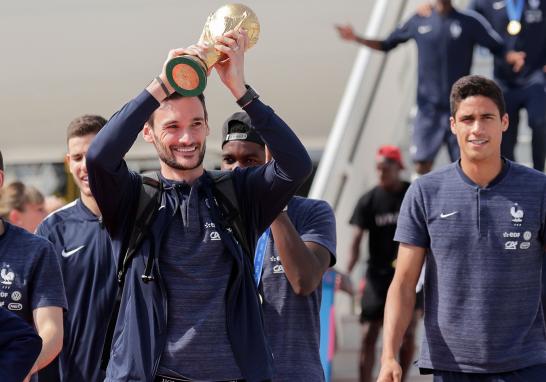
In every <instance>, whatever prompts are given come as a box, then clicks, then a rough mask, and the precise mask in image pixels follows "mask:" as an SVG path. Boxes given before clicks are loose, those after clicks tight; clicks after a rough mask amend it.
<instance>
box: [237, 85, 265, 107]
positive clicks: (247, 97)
mask: <svg viewBox="0 0 546 382" xmlns="http://www.w3.org/2000/svg"><path fill="white" fill-rule="evenodd" d="M245 88H246V93H245V94H243V96H242V97H241V98H239V99H238V100H237V105H239V106H241V107H245V106H246V105H248V104H249V103H251V102H252V101H254V100H255V99H258V98H260V95H259V94H258V93H256V91H254V89H252V88H251V87H250V85H245Z"/></svg>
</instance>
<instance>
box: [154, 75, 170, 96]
mask: <svg viewBox="0 0 546 382" xmlns="http://www.w3.org/2000/svg"><path fill="white" fill-rule="evenodd" d="M155 80H156V81H157V83H158V84H159V85H160V86H161V89H163V92H165V95H166V96H167V97H168V96H170V95H171V93H169V89H168V88H167V85H165V84H164V83H163V81H161V78H160V77H159V76H157V77H156V78H155Z"/></svg>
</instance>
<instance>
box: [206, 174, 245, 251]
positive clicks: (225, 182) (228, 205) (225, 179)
mask: <svg viewBox="0 0 546 382" xmlns="http://www.w3.org/2000/svg"><path fill="white" fill-rule="evenodd" d="M207 174H208V175H209V177H210V178H211V179H212V182H213V184H214V192H213V193H214V196H215V197H216V198H217V199H218V204H219V206H220V210H221V211H220V212H221V214H222V217H223V218H224V219H225V220H226V223H227V224H228V225H229V226H230V227H232V229H233V234H234V235H235V238H236V239H237V241H238V242H239V243H240V245H241V247H242V248H243V250H244V252H245V253H246V254H247V255H248V256H250V258H251V259H252V258H253V257H254V253H252V252H251V250H250V249H251V248H252V246H250V245H249V239H248V238H247V235H246V224H245V223H246V222H245V220H244V217H243V214H242V213H241V209H240V208H239V202H238V200H237V194H236V192H235V187H234V186H233V178H232V174H233V173H232V172H231V171H219V170H211V171H207Z"/></svg>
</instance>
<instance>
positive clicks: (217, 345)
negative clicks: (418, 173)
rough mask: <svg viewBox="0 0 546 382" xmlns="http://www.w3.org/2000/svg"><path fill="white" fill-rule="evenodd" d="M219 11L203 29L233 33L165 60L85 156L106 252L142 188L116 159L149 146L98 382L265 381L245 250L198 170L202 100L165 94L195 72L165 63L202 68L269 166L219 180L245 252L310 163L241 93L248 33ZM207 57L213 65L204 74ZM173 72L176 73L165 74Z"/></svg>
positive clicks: (273, 119) (204, 129) (271, 117)
mask: <svg viewBox="0 0 546 382" xmlns="http://www.w3.org/2000/svg"><path fill="white" fill-rule="evenodd" d="M226 7H227V10H226V9H225V8H226ZM230 7H232V8H233V7H234V6H225V7H222V8H221V9H220V10H222V12H223V13H220V16H221V17H219V18H214V17H212V16H211V17H212V18H209V21H208V23H207V26H205V29H207V28H208V29H209V30H211V31H216V30H217V29H218V28H217V27H218V25H217V24H214V25H211V22H213V23H216V22H217V21H218V20H220V21H221V22H223V23H224V25H225V26H228V27H230V26H232V25H235V28H234V29H231V30H227V31H222V33H220V34H218V33H216V34H214V35H213V36H212V37H213V40H212V41H208V42H206V41H204V40H203V39H201V40H200V41H199V43H198V44H196V45H193V46H191V47H189V48H186V49H175V50H171V51H170V52H169V55H168V59H167V62H166V63H165V65H164V66H163V69H162V71H161V73H160V75H159V76H158V77H156V78H155V79H154V80H153V81H152V82H151V83H150V84H149V85H148V86H147V87H146V89H145V90H144V91H142V92H141V93H140V94H139V95H138V96H137V97H135V98H134V99H133V100H131V101H129V103H127V104H126V105H125V106H124V107H123V108H122V109H121V110H120V111H119V112H117V113H116V114H115V115H114V116H113V117H112V118H111V119H110V121H109V122H108V123H107V125H106V126H105V127H104V128H103V129H102V130H101V132H100V133H99V134H98V135H97V137H96V138H95V140H94V141H93V143H92V145H91V147H90V148H89V150H88V154H87V169H88V173H89V183H90V187H91V190H92V192H93V195H94V196H95V198H96V200H97V203H98V205H99V208H100V210H101V212H102V214H103V221H104V224H105V226H106V227H107V229H108V231H109V233H110V235H111V237H112V243H113V248H114V251H115V253H119V252H120V251H121V249H122V248H123V245H124V241H125V240H127V236H128V235H129V234H130V232H131V230H132V226H133V220H134V212H133V211H134V210H135V209H136V207H137V205H138V200H139V193H140V189H141V185H142V178H141V176H139V175H138V174H136V173H134V172H131V171H129V170H128V168H127V165H126V163H125V161H124V160H123V156H124V155H125V154H126V153H127V151H128V150H129V149H130V148H131V146H132V145H133V143H134V141H135V140H136V138H137V136H138V134H139V132H140V131H141V130H143V135H144V139H145V140H146V141H147V142H149V143H152V144H153V145H154V146H155V148H156V151H157V153H158V157H159V160H160V169H161V171H160V175H159V182H158V183H159V184H160V185H159V190H160V191H159V192H160V195H159V198H158V200H159V202H158V208H157V210H156V211H155V215H154V218H153V220H152V222H151V223H150V224H149V226H148V227H147V229H146V231H147V235H146V237H145V239H144V240H143V242H142V243H141V245H140V246H139V247H137V249H136V252H135V256H134V258H133V259H132V261H131V262H130V264H129V266H128V268H127V273H126V276H125V278H124V280H125V281H124V287H123V294H122V299H121V305H120V309H119V315H118V318H117V324H116V328H115V331H114V336H113V340H112V350H111V353H110V362H109V364H108V368H107V373H106V374H107V376H106V381H129V380H130V381H135V380H139V381H187V380H199V381H237V380H245V381H265V380H270V379H271V376H272V367H271V363H272V357H271V353H270V351H269V346H268V345H267V342H266V339H265V335H264V328H263V323H262V316H261V311H260V303H259V296H258V293H257V289H256V287H255V285H254V283H253V275H252V254H253V253H254V248H250V251H244V250H243V246H242V244H241V243H240V241H238V240H237V239H236V238H235V236H234V230H233V229H232V228H233V227H232V226H226V224H225V219H224V215H223V211H224V209H223V206H222V204H223V202H222V200H221V198H217V196H218V195H217V193H214V192H215V189H214V187H215V184H214V182H213V180H212V176H211V173H209V172H207V171H205V170H204V168H203V164H202V161H203V157H204V155H205V147H206V136H207V135H208V134H209V126H208V123H207V111H206V107H205V100H204V97H203V96H202V94H193V95H192V94H190V95H189V96H188V95H186V96H184V95H181V94H180V93H176V92H174V88H175V87H173V85H172V84H171V81H170V80H172V79H173V78H174V79H177V78H178V79H180V78H182V80H183V81H182V83H181V85H183V86H179V85H180V84H179V85H177V86H179V87H180V88H182V90H184V85H185V84H188V83H189V87H188V88H189V90H190V91H195V89H196V88H198V87H199V86H198V83H197V81H195V79H196V78H197V79H199V76H197V77H195V76H194V75H193V74H195V72H194V73H193V74H192V69H193V70H194V71H195V70H196V67H195V66H193V65H192V64H188V63H187V62H179V61H175V64H174V65H172V64H169V62H171V60H173V59H175V60H179V57H181V56H183V55H193V56H194V57H193V58H192V59H197V60H200V61H202V62H203V63H205V65H204V70H205V71H206V73H208V72H210V70H211V67H214V68H215V69H216V71H217V72H218V75H219V77H220V79H221V81H222V82H223V83H224V85H225V86H226V87H227V88H228V90H229V91H230V92H231V93H232V95H233V97H234V98H235V100H236V102H237V103H238V104H239V105H240V106H241V107H242V108H243V109H244V110H245V111H246V112H247V113H248V115H249V117H250V119H251V121H252V124H253V125H254V126H255V128H256V131H257V132H258V134H260V136H261V137H262V139H263V141H264V142H266V143H267V145H268V147H269V148H270V150H271V153H272V155H273V158H274V160H272V161H271V162H269V163H267V164H265V165H262V166H258V167H252V168H247V169H238V170H235V171H233V172H232V173H228V174H231V175H230V176H231V180H232V183H233V189H234V191H235V195H236V198H237V202H238V206H239V214H240V215H241V217H242V221H243V222H245V225H244V231H245V236H246V237H247V238H248V239H249V240H248V243H250V244H251V245H254V244H252V243H256V241H257V238H258V237H259V235H260V234H261V233H262V232H263V231H264V230H265V228H266V227H268V226H269V225H270V224H271V222H272V221H273V220H274V219H275V217H276V216H277V215H278V214H279V212H281V210H282V209H283V208H284V207H285V206H286V204H287V202H288V200H290V198H291V197H292V195H293V194H294V192H295V191H296V190H297V188H298V187H299V186H300V185H301V184H302V183H303V181H304V180H305V178H306V177H307V176H308V175H309V173H310V171H311V168H312V167H311V166H312V164H311V160H310V158H309V156H308V155H307V153H306V151H305V148H304V147H303V145H302V144H301V142H300V141H299V140H298V138H297V137H296V136H295V134H294V133H293V132H292V131H291V130H290V128H289V127H288V126H287V125H286V124H285V123H284V121H282V119H280V118H279V117H278V116H277V115H276V114H275V113H274V112H273V110H272V109H271V108H269V107H268V106H266V105H265V104H263V103H262V102H261V101H260V100H259V99H258V97H259V96H258V94H257V93H256V92H255V91H254V90H253V89H252V88H251V87H250V86H248V85H246V83H245V78H244V52H245V50H246V49H247V48H248V45H249V40H251V38H252V36H257V34H256V29H255V27H256V25H257V23H255V22H254V23H252V22H251V23H245V20H250V21H252V20H255V16H254V18H252V16H253V14H252V11H250V10H249V9H248V8H246V7H245V9H243V10H241V9H236V11H237V12H238V13H236V14H234V15H232V16H230V17H233V18H234V19H235V21H233V20H232V21H230V22H227V21H226V20H230V19H229V17H228V16H226V13H229V12H231V11H233V9H232V8H230ZM239 7H241V6H239ZM220 10H218V11H217V12H219V11H220ZM253 28H254V29H253ZM204 35H205V33H204ZM249 37H250V38H249ZM213 50H214V52H219V53H221V55H219V61H218V62H217V63H215V64H213V65H210V63H208V61H207V57H208V56H209V55H210V54H211V52H212V51H213ZM176 65H183V66H182V67H179V68H178V69H176V70H175V72H176V73H174V75H172V73H173V72H172V70H173V68H175V67H176ZM184 65H186V66H184ZM188 67H190V70H189V72H184V70H183V69H188ZM179 69H180V70H179ZM168 70H171V74H168V73H167V71H168ZM177 70H178V71H177ZM198 71H199V69H197V72H198ZM188 73H189V74H188ZM184 79H188V81H187V82H186V83H185V82H184ZM176 89H177V90H179V89H178V87H176ZM182 93H183V91H182ZM196 93H198V92H196ZM118 266H119V265H118Z"/></svg>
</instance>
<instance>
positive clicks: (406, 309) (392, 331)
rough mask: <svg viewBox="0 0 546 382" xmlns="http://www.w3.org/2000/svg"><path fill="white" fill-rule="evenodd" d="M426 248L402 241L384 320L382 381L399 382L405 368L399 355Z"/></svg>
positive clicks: (409, 318)
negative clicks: (399, 361)
mask: <svg viewBox="0 0 546 382" xmlns="http://www.w3.org/2000/svg"><path fill="white" fill-rule="evenodd" d="M425 252H426V249H425V248H421V247H417V246H413V245H409V244H403V243H400V247H399V249H398V257H397V260H396V271H395V273H394V278H393V280H392V283H391V285H390V287H389V292H388V293H387V302H386V304H385V318H384V321H383V353H382V355H381V371H380V372H379V377H378V379H377V381H378V382H391V381H392V382H399V381H401V378H402V368H401V367H400V364H399V363H398V361H397V359H396V355H397V354H398V352H399V350H400V346H401V344H402V339H403V338H404V333H405V332H406V329H407V328H408V325H409V324H410V321H411V319H412V315H413V309H414V306H415V287H416V285H417V281H418V280H419V274H420V273H421V268H422V266H423V262H424V259H425Z"/></svg>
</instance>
